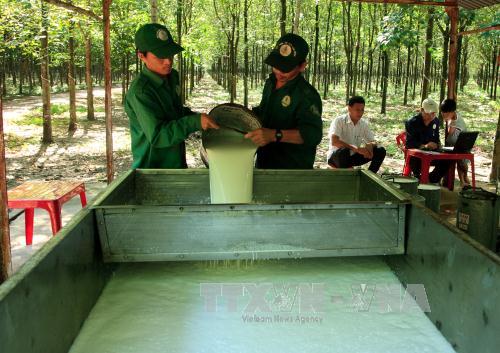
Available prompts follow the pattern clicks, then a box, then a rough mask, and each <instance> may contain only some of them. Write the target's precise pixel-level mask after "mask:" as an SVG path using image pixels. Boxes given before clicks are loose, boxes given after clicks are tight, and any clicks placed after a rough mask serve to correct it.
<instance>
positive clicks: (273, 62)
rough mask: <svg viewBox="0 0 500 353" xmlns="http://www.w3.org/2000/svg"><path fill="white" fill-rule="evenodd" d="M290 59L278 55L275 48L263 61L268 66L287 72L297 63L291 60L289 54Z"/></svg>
mask: <svg viewBox="0 0 500 353" xmlns="http://www.w3.org/2000/svg"><path fill="white" fill-rule="evenodd" d="M290 59H292V60H290ZM290 59H288V58H287V57H284V56H282V55H280V53H279V52H278V51H277V50H273V51H271V53H270V54H269V55H268V56H267V58H266V60H264V62H265V63H266V64H267V65H269V66H272V67H275V68H277V69H278V70H280V71H281V72H285V73H287V72H290V71H292V70H293V69H294V68H295V67H296V66H297V65H298V63H297V62H296V61H295V60H293V57H291V56H290Z"/></svg>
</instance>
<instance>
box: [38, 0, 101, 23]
mask: <svg viewBox="0 0 500 353" xmlns="http://www.w3.org/2000/svg"><path fill="white" fill-rule="evenodd" d="M43 1H45V2H46V3H49V4H52V5H55V6H58V7H62V8H64V9H66V10H69V11H73V12H76V13H79V14H82V15H85V16H88V17H90V18H93V19H94V20H96V21H100V22H102V18H101V17H99V16H98V15H96V14H95V13H93V12H92V11H90V10H85V9H82V8H81V7H78V6H75V5H73V4H71V3H69V2H65V1H61V0H43Z"/></svg>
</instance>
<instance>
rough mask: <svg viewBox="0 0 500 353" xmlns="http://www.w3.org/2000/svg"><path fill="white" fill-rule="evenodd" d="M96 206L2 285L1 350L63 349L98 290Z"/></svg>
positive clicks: (101, 273)
mask: <svg viewBox="0 0 500 353" xmlns="http://www.w3.org/2000/svg"><path fill="white" fill-rule="evenodd" d="M109 266H110V265H105V264H104V263H103V262H102V253H101V249H100V243H99V239H98V235H97V230H96V221H95V216H94V211H91V210H88V209H84V210H82V211H80V212H79V213H78V214H77V215H76V216H75V217H74V218H73V219H72V221H71V222H70V223H69V224H68V225H67V226H65V227H64V228H63V229H62V230H61V231H60V232H59V233H58V234H57V236H55V237H53V238H52V239H51V240H49V241H48V242H47V243H46V244H45V245H44V246H43V247H42V249H40V250H39V251H38V252H37V253H36V254H35V255H33V257H32V258H31V259H29V260H28V261H27V262H26V263H25V264H24V265H23V266H22V267H21V268H20V269H19V270H18V272H16V273H15V274H14V275H13V276H12V277H11V278H9V279H8V280H7V281H6V282H4V283H3V284H2V285H1V286H0V351H1V352H2V353H36V352H40V353H46V352H50V353H66V352H67V351H68V350H69V348H70V347H71V344H72V343H73V340H74V339H75V337H76V336H77V335H78V332H79V331H80V328H81V326H82V324H83V322H84V321H85V319H86V318H87V316H88V314H89V312H90V310H91V309H92V307H93V306H94V304H95V302H96V301H97V298H98V297H99V295H100V294H101V292H102V289H103V288H104V285H105V283H106V281H107V279H108V273H109V272H110V271H109V270H110V267H109Z"/></svg>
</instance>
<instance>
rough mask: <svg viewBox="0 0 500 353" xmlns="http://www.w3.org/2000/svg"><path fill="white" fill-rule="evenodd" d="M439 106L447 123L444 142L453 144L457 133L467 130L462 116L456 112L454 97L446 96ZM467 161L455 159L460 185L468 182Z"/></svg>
mask: <svg viewBox="0 0 500 353" xmlns="http://www.w3.org/2000/svg"><path fill="white" fill-rule="evenodd" d="M439 108H440V109H441V115H442V116H443V119H444V120H445V121H446V122H447V123H448V131H447V133H446V140H445V144H446V146H455V143H456V142H457V139H458V135H460V133H461V132H462V131H467V125H466V124H465V121H464V119H463V118H462V116H461V115H460V114H459V113H458V112H457V102H456V101H455V100H454V99H449V98H448V99H445V100H443V102H442V103H441V105H440V107H439ZM468 163H469V160H468V159H462V160H461V161H457V171H458V178H459V179H460V184H461V185H462V186H464V185H469V184H470V181H469V178H468V177H467V169H468V168H467V165H468Z"/></svg>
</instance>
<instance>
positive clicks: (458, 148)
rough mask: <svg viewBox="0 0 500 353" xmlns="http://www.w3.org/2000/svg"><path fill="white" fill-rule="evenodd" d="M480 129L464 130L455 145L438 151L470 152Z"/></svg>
mask: <svg viewBox="0 0 500 353" xmlns="http://www.w3.org/2000/svg"><path fill="white" fill-rule="evenodd" d="M478 134H479V131H462V132H461V133H460V134H459V135H458V138H457V142H455V146H449V147H443V148H440V149H437V150H436V152H443V153H469V152H470V150H471V149H472V147H474V144H475V143H476V139H477V135H478Z"/></svg>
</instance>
